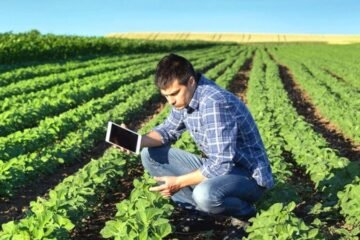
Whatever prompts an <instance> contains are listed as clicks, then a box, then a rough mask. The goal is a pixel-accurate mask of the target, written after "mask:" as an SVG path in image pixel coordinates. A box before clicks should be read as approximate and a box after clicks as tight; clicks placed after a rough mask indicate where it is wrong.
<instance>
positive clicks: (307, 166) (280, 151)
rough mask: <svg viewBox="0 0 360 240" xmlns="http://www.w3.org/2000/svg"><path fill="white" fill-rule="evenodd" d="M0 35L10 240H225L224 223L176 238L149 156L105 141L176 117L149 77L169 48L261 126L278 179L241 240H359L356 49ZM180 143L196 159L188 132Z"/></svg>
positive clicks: (1, 219)
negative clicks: (114, 133)
mask: <svg viewBox="0 0 360 240" xmlns="http://www.w3.org/2000/svg"><path fill="white" fill-rule="evenodd" d="M0 40H1V45H0V223H1V224H2V228H1V229H0V230H1V231H0V240H5V239H14V240H15V239H22V240H23V239H84V235H82V233H83V232H90V233H88V234H89V235H87V237H86V239H99V238H112V239H163V238H168V239H175V238H179V239H192V238H195V237H196V239H219V237H223V235H222V234H223V230H224V229H225V228H226V227H227V225H226V224H224V225H223V226H220V227H222V228H223V229H222V230H213V231H206V232H200V233H197V234H196V235H187V237H185V238H181V235H177V233H176V226H175V225H176V223H175V222H174V221H173V220H172V219H173V212H174V211H175V210H174V207H173V206H172V205H171V203H170V202H169V201H168V200H166V199H163V198H162V197H160V196H159V195H157V194H155V193H152V192H149V191H148V190H147V189H148V187H149V186H150V185H152V184H154V183H153V181H152V180H151V179H149V177H148V176H147V175H144V176H142V177H139V176H140V175H142V169H141V168H140V166H139V162H140V160H139V157H136V156H129V155H126V154H124V153H121V152H120V151H119V150H117V149H114V148H109V146H108V145H105V144H104V137H105V131H106V126H107V122H108V121H110V120H111V121H114V122H118V123H121V122H124V123H125V124H127V125H130V126H133V127H135V128H137V129H136V130H139V131H140V132H142V133H146V132H147V131H149V130H150V129H151V128H152V127H154V126H155V125H156V124H158V123H161V121H162V120H164V119H165V118H166V115H167V113H168V112H169V106H167V105H166V104H163V103H164V99H162V98H161V96H160V93H159V91H158V90H157V89H156V88H155V86H154V84H153V78H154V70H155V66H156V64H157V62H158V61H159V60H160V59H161V57H162V56H164V55H165V54H167V53H169V52H175V53H178V54H180V55H183V56H185V57H186V58H188V59H189V60H190V61H191V62H192V63H193V64H194V66H195V68H196V70H197V71H200V72H202V73H204V74H205V76H207V77H208V78H210V79H212V80H214V81H216V82H217V84H219V85H220V86H221V87H223V88H226V89H228V90H230V91H232V92H233V93H234V94H236V95H238V96H239V97H241V98H242V99H243V101H244V102H245V103H246V104H247V106H248V108H249V109H250V111H251V113H252V115H253V116H254V118H255V120H256V123H257V125H258V127H259V129H260V132H261V136H262V139H263V141H264V143H265V146H266V149H267V154H268V156H269V160H270V162H271V165H272V170H273V173H274V177H275V180H276V184H275V187H274V188H273V189H272V190H271V191H269V192H268V193H267V194H266V196H264V197H263V199H262V200H261V201H260V202H258V203H257V208H258V209H259V211H258V214H257V216H256V217H254V218H252V219H251V220H250V223H251V224H250V226H249V227H248V228H247V229H246V232H247V233H246V236H245V237H244V238H243V239H358V237H359V234H360V178H359V176H360V162H359V160H360V159H359V156H360V120H359V119H360V94H359V93H360V80H359V76H360V65H359V57H360V45H358V44H350V45H327V44H320V43H317V44H315V43H308V44H306V43H302V44H299V43H296V44H295V43H293V44H291V43H268V44H236V43H226V42H225V43H223V42H202V41H148V40H124V39H107V38H89V37H88V38H86V37H67V36H54V35H50V36H42V35H39V34H38V33H36V32H32V33H29V34H18V35H16V34H2V35H1V34H0ZM159 106H161V107H159ZM176 146H177V147H180V148H182V149H185V150H187V151H191V152H194V153H199V152H198V150H197V147H196V145H195V144H194V143H193V142H192V140H191V138H190V136H189V135H188V134H184V135H183V136H182V137H181V139H180V140H179V141H178V142H177V143H176ZM136 172H138V175H136V174H135V173H136ZM134 176H136V177H134ZM52 178H54V181H52ZM134 178H135V180H134V187H132V185H130V187H129V184H128V183H131V182H132V180H133V179H134ZM121 179H127V182H122V181H121ZM37 188H38V189H37ZM129 188H130V189H129ZM40 189H42V190H40ZM131 189H133V190H132V192H131V194H130V193H129V192H130V190H131ZM30 190H33V191H30ZM34 192H35V193H34ZM115 195H116V196H118V195H119V196H120V195H121V197H119V200H114V199H113V198H114V196H115ZM36 196H38V197H36ZM20 199H25V200H20ZM108 201H113V202H114V204H115V203H118V204H117V205H116V208H115V206H113V207H112V210H111V211H112V212H111V213H112V215H109V211H108V210H109V209H108V208H110V207H111V206H110V205H109V204H108ZM104 215H107V218H106V219H102V220H101V221H100V220H96V221H95V220H94V219H95V218H96V216H104ZM94 222H95V223H94ZM91 224H94V225H95V226H96V227H91V226H92V225H91ZM99 226H100V227H99ZM225 230H226V229H225ZM90 236H91V237H90Z"/></svg>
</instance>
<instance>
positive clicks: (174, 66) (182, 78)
mask: <svg viewBox="0 0 360 240" xmlns="http://www.w3.org/2000/svg"><path fill="white" fill-rule="evenodd" d="M191 76H192V77H194V79H195V81H197V77H196V72H195V70H194V67H193V65H192V64H191V63H190V62H189V61H188V60H187V59H186V58H184V57H182V56H179V55H176V54H174V53H170V54H169V55H166V56H165V57H163V58H162V59H161V60H160V62H159V63H158V65H157V67H156V73H155V85H156V86H157V87H158V88H160V89H163V88H165V87H166V86H167V85H168V84H170V83H172V82H173V81H174V80H176V79H177V80H178V81H179V84H182V85H186V84H187V83H188V81H189V79H190V77H191Z"/></svg>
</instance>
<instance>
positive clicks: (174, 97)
mask: <svg viewBox="0 0 360 240" xmlns="http://www.w3.org/2000/svg"><path fill="white" fill-rule="evenodd" d="M195 88H196V82H195V79H194V78H193V77H190V79H189V81H188V83H187V84H186V85H181V84H179V81H178V80H177V79H176V80H174V81H173V82H172V83H170V84H168V85H167V86H165V88H162V89H160V92H161V94H162V95H163V96H164V97H166V100H167V101H168V103H169V104H171V105H172V106H174V107H175V108H176V109H183V108H185V107H186V106H187V105H188V104H189V103H190V101H191V98H192V96H193V94H194V91H195Z"/></svg>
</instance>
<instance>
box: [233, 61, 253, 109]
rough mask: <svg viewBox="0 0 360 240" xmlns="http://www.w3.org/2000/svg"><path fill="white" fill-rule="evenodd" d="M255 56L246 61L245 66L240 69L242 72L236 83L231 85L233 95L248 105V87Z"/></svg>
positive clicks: (236, 77)
mask: <svg viewBox="0 0 360 240" xmlns="http://www.w3.org/2000/svg"><path fill="white" fill-rule="evenodd" d="M253 58H254V55H253V56H252V57H251V58H249V59H247V60H246V61H245V64H244V65H243V66H242V67H241V68H240V71H239V72H238V73H237V74H236V76H235V78H234V81H232V82H231V84H230V90H231V92H233V93H236V95H237V96H238V97H240V99H241V100H242V101H243V102H244V103H247V99H246V89H247V87H248V81H249V75H250V70H251V68H252V62H253Z"/></svg>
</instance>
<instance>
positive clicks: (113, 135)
mask: <svg viewBox="0 0 360 240" xmlns="http://www.w3.org/2000/svg"><path fill="white" fill-rule="evenodd" d="M105 140H106V142H108V143H111V144H114V145H116V146H120V147H123V148H126V149H128V150H130V151H131V152H134V153H136V154H139V153H140V146H141V135H140V134H138V133H136V132H134V131H131V130H130V129H127V128H124V127H121V126H120V125H117V124H115V123H113V122H109V123H108V128H107V132H106V139H105Z"/></svg>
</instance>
